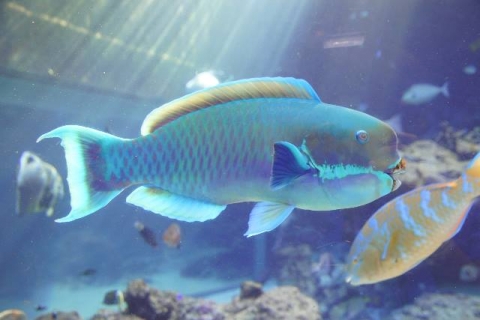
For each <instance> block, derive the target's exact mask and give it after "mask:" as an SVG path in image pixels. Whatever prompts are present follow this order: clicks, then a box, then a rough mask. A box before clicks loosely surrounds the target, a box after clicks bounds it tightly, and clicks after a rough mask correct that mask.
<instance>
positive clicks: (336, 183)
mask: <svg viewBox="0 0 480 320" xmlns="http://www.w3.org/2000/svg"><path fill="white" fill-rule="evenodd" d="M334 112H335V119H339V120H338V121H335V122H322V123H321V124H320V126H319V127H318V130H317V131H316V132H315V133H313V134H312V135H309V136H307V137H306V138H305V140H304V142H303V144H304V146H305V149H306V150H308V153H309V154H310V156H311V158H312V159H313V161H314V162H315V164H316V166H317V168H318V171H319V174H318V176H319V180H320V183H321V184H322V187H323V189H324V190H325V192H327V193H328V195H329V197H328V198H329V199H331V201H332V202H335V204H338V205H341V206H342V207H343V208H346V207H357V206H360V205H364V204H367V203H370V202H372V201H374V200H376V199H378V198H380V197H382V196H384V195H386V194H389V193H390V192H392V191H394V190H396V189H397V188H398V187H399V185H400V181H399V180H398V179H397V177H396V174H397V173H398V172H400V171H402V170H403V168H404V166H405V162H404V161H403V160H402V159H401V157H400V155H399V153H398V150H397V145H398V139H397V135H396V133H395V131H394V130H393V129H392V128H391V127H390V126H389V125H388V124H386V123H385V122H383V121H381V120H379V119H377V118H374V117H372V116H369V115H367V114H365V113H362V112H359V111H356V110H352V109H347V108H339V107H336V110H335V111H334ZM330 118H332V117H330Z"/></svg>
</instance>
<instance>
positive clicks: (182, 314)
mask: <svg viewBox="0 0 480 320" xmlns="http://www.w3.org/2000/svg"><path fill="white" fill-rule="evenodd" d="M124 296H125V302H126V304H127V305H128V307H127V309H126V310H125V311H123V312H120V311H119V312H114V311H110V310H100V311H98V312H97V314H95V315H94V316H93V318H92V320H137V319H145V320H249V319H251V320H254V319H255V320H295V319H298V320H321V319H322V318H321V315H320V311H319V308H318V305H317V303H316V302H315V300H313V299H312V298H309V297H308V296H306V295H304V294H302V293H301V292H300V290H298V289H297V288H295V287H291V286H284V287H277V288H275V289H273V290H271V291H268V292H263V289H262V285H261V284H259V283H255V282H245V283H243V284H242V286H241V293H240V295H239V296H238V297H236V298H234V299H233V300H232V301H231V302H230V303H227V304H219V303H216V302H213V301H209V300H205V299H198V298H192V297H186V296H182V295H180V294H178V293H175V292H171V291H161V290H157V289H155V288H151V287H149V286H148V285H147V284H146V283H145V282H144V281H143V280H134V281H132V282H130V283H129V285H128V288H127V290H126V291H125V292H124ZM65 315H67V316H68V317H65ZM37 319H41V320H49V319H52V320H54V319H55V320H56V319H64V320H67V319H72V320H79V319H81V318H80V317H79V316H78V314H77V313H75V312H72V313H60V312H56V313H47V314H44V315H42V316H40V317H38V318H37Z"/></svg>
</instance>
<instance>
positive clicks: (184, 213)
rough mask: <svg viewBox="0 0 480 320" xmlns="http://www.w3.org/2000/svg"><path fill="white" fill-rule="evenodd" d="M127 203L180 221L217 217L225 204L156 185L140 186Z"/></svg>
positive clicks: (131, 194) (128, 198)
mask: <svg viewBox="0 0 480 320" xmlns="http://www.w3.org/2000/svg"><path fill="white" fill-rule="evenodd" d="M127 203H130V204H133V205H135V206H138V207H141V208H143V209H145V210H148V211H152V212H154V213H157V214H160V215H162V216H165V217H168V218H171V219H177V220H180V221H187V222H193V221H205V220H211V219H215V218H216V217H217V216H218V215H219V214H220V213H221V212H222V211H223V210H224V209H225V208H226V206H224V205H218V204H214V203H208V202H203V201H200V200H196V199H192V198H188V197H184V196H180V195H176V194H173V193H170V192H168V191H165V190H162V189H159V188H154V187H138V188H137V189H135V190H134V191H133V192H132V193H130V195H129V196H128V197H127Z"/></svg>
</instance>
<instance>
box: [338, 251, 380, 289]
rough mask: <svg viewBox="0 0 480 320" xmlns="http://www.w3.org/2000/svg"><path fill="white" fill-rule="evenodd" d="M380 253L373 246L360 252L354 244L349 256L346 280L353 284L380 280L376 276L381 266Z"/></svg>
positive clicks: (357, 284)
mask: <svg viewBox="0 0 480 320" xmlns="http://www.w3.org/2000/svg"><path fill="white" fill-rule="evenodd" d="M380 254H381V253H380V251H378V250H377V249H376V248H374V247H371V246H367V247H366V248H365V249H364V250H362V251H360V252H358V250H356V248H354V247H353V246H352V250H351V251H350V254H349V255H348V257H347V264H346V279H345V281H346V282H347V283H349V284H351V285H352V286H359V285H362V284H371V283H375V282H378V281H379V280H377V279H376V278H377V274H378V269H379V267H380V264H379V262H380Z"/></svg>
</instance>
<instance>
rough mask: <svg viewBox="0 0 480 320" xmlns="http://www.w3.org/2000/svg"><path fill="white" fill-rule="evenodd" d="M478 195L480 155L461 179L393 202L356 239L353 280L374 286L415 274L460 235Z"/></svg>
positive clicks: (351, 260) (350, 266) (350, 272)
mask: <svg viewBox="0 0 480 320" xmlns="http://www.w3.org/2000/svg"><path fill="white" fill-rule="evenodd" d="M478 196H480V153H479V154H477V156H476V157H475V158H474V159H473V160H472V161H471V162H470V164H469V165H468V166H467V168H466V170H465V171H464V173H463V174H462V175H461V176H460V177H459V178H458V179H457V180H454V181H450V182H447V183H438V184H432V185H427V186H424V187H420V188H417V189H414V190H412V191H410V192H407V193H405V194H403V195H401V196H399V197H397V198H395V199H393V200H391V201H390V202H388V203H387V204H385V205H384V206H382V207H381V208H380V209H379V210H378V211H377V212H375V214H373V215H372V217H370V219H369V220H368V221H367V222H366V223H365V225H364V226H363V228H362V229H361V231H360V232H359V233H358V235H357V236H356V238H355V240H354V242H353V244H352V247H351V250H350V253H349V255H348V258H347V279H346V280H347V282H350V283H351V284H352V285H361V284H371V283H376V282H380V281H384V280H387V279H391V278H394V277H397V276H400V275H402V274H404V273H405V272H407V271H409V270H411V269H412V268H414V267H415V266H417V265H418V264H419V263H421V262H422V261H423V260H425V259H426V258H428V257H429V256H430V255H431V254H432V253H434V252H435V251H436V250H437V249H438V248H439V247H440V246H441V245H442V244H443V243H444V242H445V241H447V240H449V239H451V238H452V237H453V236H455V235H456V234H457V233H458V232H459V231H460V229H461V228H462V226H463V223H464V222H465V219H466V217H467V214H468V212H469V211H470V207H471V206H472V204H473V203H474V202H475V201H474V200H475V198H477V197H478Z"/></svg>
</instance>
